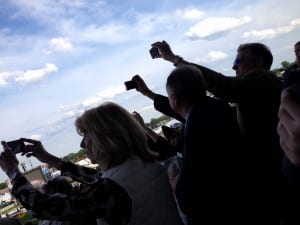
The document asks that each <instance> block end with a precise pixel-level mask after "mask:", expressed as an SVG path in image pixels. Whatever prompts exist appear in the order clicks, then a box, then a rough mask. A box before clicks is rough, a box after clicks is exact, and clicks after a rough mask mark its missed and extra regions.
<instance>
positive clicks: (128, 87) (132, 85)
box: [124, 80, 137, 91]
mask: <svg viewBox="0 0 300 225" xmlns="http://www.w3.org/2000/svg"><path fill="white" fill-rule="evenodd" d="M124 84H125V87H126V90H127V91H128V90H131V89H134V88H137V85H136V83H135V81H134V80H129V81H125V82H124Z"/></svg>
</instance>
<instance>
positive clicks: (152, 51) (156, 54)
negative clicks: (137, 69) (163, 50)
mask: <svg viewBox="0 0 300 225" xmlns="http://www.w3.org/2000/svg"><path fill="white" fill-rule="evenodd" d="M149 53H150V55H151V57H152V59H154V58H159V57H160V53H159V51H158V48H156V47H152V48H151V49H150V50H149Z"/></svg>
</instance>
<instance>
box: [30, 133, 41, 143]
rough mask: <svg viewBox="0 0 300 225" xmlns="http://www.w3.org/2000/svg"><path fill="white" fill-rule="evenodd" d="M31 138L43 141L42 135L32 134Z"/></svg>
mask: <svg viewBox="0 0 300 225" xmlns="http://www.w3.org/2000/svg"><path fill="white" fill-rule="evenodd" d="M29 138H30V139H34V140H39V141H40V140H42V135H41V134H32V135H31V136H30V137H29Z"/></svg>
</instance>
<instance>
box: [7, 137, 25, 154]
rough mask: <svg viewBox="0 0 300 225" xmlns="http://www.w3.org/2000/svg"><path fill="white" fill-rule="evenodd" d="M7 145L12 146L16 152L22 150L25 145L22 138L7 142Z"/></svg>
mask: <svg viewBox="0 0 300 225" xmlns="http://www.w3.org/2000/svg"><path fill="white" fill-rule="evenodd" d="M6 143H7V145H8V146H9V147H10V148H11V150H12V151H13V153H14V154H17V153H20V152H22V149H23V147H24V146H25V145H24V143H23V141H21V140H14V141H9V142H6Z"/></svg>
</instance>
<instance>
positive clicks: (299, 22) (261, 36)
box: [242, 18, 300, 41]
mask: <svg viewBox="0 0 300 225" xmlns="http://www.w3.org/2000/svg"><path fill="white" fill-rule="evenodd" d="M299 26H300V18H299V19H296V20H292V21H291V22H290V24H289V25H287V26H283V27H278V28H275V29H273V28H269V29H264V30H252V31H249V32H245V33H244V34H243V36H242V38H244V39H246V40H247V41H253V40H265V39H272V38H274V37H276V36H278V35H280V34H285V33H289V32H291V31H293V30H295V29H297V28H298V27H299Z"/></svg>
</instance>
